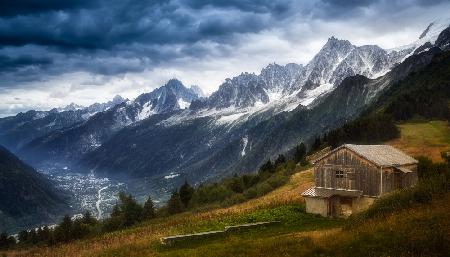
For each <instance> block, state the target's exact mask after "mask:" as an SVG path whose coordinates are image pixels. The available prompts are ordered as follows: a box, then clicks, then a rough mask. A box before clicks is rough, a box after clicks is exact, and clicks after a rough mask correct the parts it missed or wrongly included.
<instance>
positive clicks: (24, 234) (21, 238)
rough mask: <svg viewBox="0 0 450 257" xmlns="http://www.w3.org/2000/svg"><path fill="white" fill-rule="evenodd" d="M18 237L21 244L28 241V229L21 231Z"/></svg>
mask: <svg viewBox="0 0 450 257" xmlns="http://www.w3.org/2000/svg"><path fill="white" fill-rule="evenodd" d="M18 239H19V242H20V243H21V244H26V243H28V231H27V230H22V231H20V232H19V235H18Z"/></svg>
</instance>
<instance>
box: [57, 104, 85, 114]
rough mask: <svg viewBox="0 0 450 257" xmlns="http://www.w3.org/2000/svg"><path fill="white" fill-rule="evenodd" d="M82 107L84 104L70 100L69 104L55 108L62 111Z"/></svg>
mask: <svg viewBox="0 0 450 257" xmlns="http://www.w3.org/2000/svg"><path fill="white" fill-rule="evenodd" d="M83 108H84V106H82V105H78V104H76V103H73V102H72V103H70V104H69V105H66V106H65V107H62V108H57V110H58V111H60V112H64V111H76V110H79V109H83Z"/></svg>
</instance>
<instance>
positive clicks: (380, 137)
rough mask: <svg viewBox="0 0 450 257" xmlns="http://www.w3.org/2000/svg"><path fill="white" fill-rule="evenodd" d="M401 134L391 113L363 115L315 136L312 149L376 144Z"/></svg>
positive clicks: (313, 150) (312, 150)
mask: <svg viewBox="0 0 450 257" xmlns="http://www.w3.org/2000/svg"><path fill="white" fill-rule="evenodd" d="M399 136H400V131H399V129H398V128H397V126H396V125H395V122H394V119H392V117H391V116H390V115H386V114H376V115H369V116H365V117H364V116H363V117H360V118H357V119H356V120H354V121H351V122H348V123H346V124H344V125H343V126H341V127H339V128H336V129H333V130H330V131H328V132H326V133H324V134H323V135H319V136H317V137H315V138H314V139H313V141H312V144H311V148H310V151H311V152H315V151H318V150H320V149H322V148H324V147H326V146H331V147H332V148H336V147H338V146H340V145H342V144H344V143H353V144H376V143H380V142H384V141H387V140H390V139H394V138H397V137H399Z"/></svg>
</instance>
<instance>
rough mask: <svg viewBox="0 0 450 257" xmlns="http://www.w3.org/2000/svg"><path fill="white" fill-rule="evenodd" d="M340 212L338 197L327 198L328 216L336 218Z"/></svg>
mask: <svg viewBox="0 0 450 257" xmlns="http://www.w3.org/2000/svg"><path fill="white" fill-rule="evenodd" d="M339 212H340V201H339V196H331V197H330V198H328V216H329V217H337V216H338V215H339Z"/></svg>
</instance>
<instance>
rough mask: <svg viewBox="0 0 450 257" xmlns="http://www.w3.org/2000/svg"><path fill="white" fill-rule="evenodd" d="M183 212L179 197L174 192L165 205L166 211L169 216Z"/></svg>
mask: <svg viewBox="0 0 450 257" xmlns="http://www.w3.org/2000/svg"><path fill="white" fill-rule="evenodd" d="M182 210H183V208H182V203H181V199H180V195H179V194H178V192H177V191H174V192H173V193H172V195H171V196H170V199H169V202H168V203H167V211H168V212H169V214H175V213H180V212H181V211H182Z"/></svg>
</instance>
